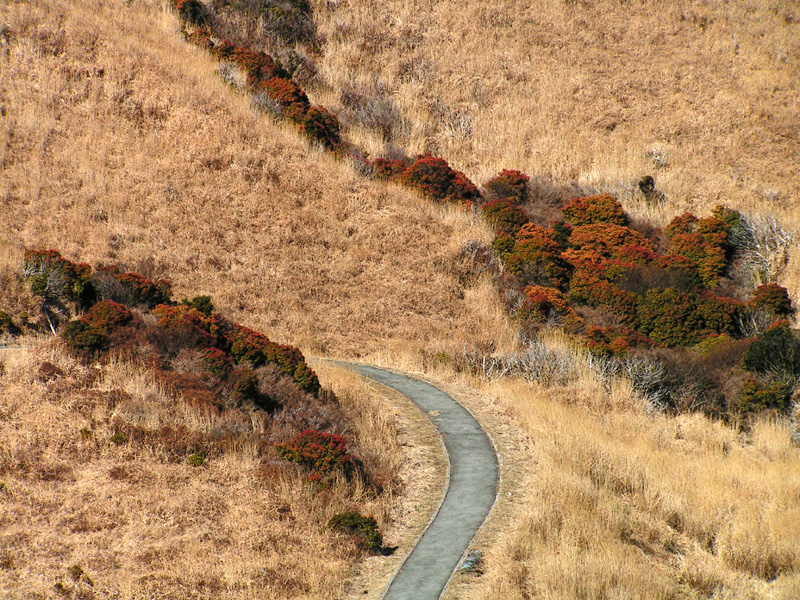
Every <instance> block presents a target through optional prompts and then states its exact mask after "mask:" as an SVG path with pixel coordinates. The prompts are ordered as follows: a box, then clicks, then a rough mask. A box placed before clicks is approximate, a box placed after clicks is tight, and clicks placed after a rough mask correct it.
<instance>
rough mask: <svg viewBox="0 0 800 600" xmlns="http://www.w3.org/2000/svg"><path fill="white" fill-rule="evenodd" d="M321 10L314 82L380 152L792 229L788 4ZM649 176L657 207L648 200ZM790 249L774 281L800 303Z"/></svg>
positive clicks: (796, 62) (792, 44) (796, 54)
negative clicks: (360, 103)
mask: <svg viewBox="0 0 800 600" xmlns="http://www.w3.org/2000/svg"><path fill="white" fill-rule="evenodd" d="M313 4H314V18H315V21H316V23H317V29H318V31H319V35H320V38H321V39H322V40H324V47H325V53H324V56H323V57H321V58H320V60H319V61H318V66H319V73H318V75H317V76H316V77H315V78H313V79H312V80H311V82H310V85H311V89H312V91H314V92H316V93H317V94H318V95H319V97H320V98H321V99H322V100H323V103H324V104H326V105H328V106H330V107H331V108H333V109H334V110H340V111H341V114H342V116H343V118H344V119H345V121H346V122H347V123H348V125H349V129H348V132H349V135H350V136H351V138H352V139H353V140H354V141H355V142H356V143H357V144H359V145H361V146H363V147H365V148H366V149H367V150H368V151H369V152H370V153H371V154H373V155H375V156H378V155H384V154H388V155H392V154H393V153H396V151H397V148H403V149H405V150H406V151H408V152H410V153H423V152H427V151H430V152H433V153H434V154H437V155H440V156H443V157H444V158H446V159H448V160H449V161H450V162H452V163H453V164H454V166H455V167H456V168H458V169H461V170H463V171H464V172H465V173H466V174H467V175H468V176H470V177H471V178H473V179H474V180H475V181H476V182H478V183H483V182H485V181H486V180H488V179H489V178H490V177H491V176H493V175H494V174H496V173H497V172H498V171H500V169H503V168H511V169H520V170H522V171H524V172H526V173H528V174H529V175H532V176H533V183H534V188H535V196H544V197H547V196H548V195H550V194H551V192H552V189H553V188H555V189H562V190H570V189H572V191H573V193H575V194H576V195H577V194H579V193H581V192H584V193H586V192H591V191H602V192H610V193H613V194H615V195H617V196H618V197H619V198H620V200H621V201H622V202H623V203H624V204H625V208H626V210H628V211H629V212H630V213H631V214H632V215H633V216H634V217H635V218H638V219H644V220H647V221H650V222H654V223H655V224H658V225H661V226H663V225H664V224H666V222H668V220H669V219H670V218H671V217H673V216H675V215H677V214H681V213H682V212H684V211H686V210H694V211H699V212H701V213H707V212H708V211H709V210H710V209H711V208H712V207H713V206H715V205H716V204H721V203H725V204H729V205H731V206H732V207H734V208H737V209H739V210H743V211H745V212H762V213H764V212H765V213H768V214H774V215H776V216H778V217H779V219H780V220H782V221H783V222H784V224H785V225H787V226H789V227H790V228H792V229H793V230H794V231H795V232H797V231H798V230H800V213H798V211H797V201H798V198H800V187H799V186H798V181H799V180H800V178H798V166H797V165H798V164H800V129H798V124H797V119H796V114H797V113H798V110H800V106H798V101H797V98H798V95H799V93H800V28H798V22H800V11H799V10H798V8H797V6H796V5H794V4H792V3H785V2H772V1H769V0H754V1H735V2H728V3H724V4H720V3H718V2H711V1H707V0H680V1H677V2H669V3H664V2H658V1H656V0H652V1H651V0H645V1H642V2H636V3H619V2H616V1H614V0H602V1H599V2H578V1H570V0H546V1H544V2H536V3H530V2H524V1H521V0H519V1H517V0H514V1H510V2H503V3H497V2H490V1H488V0H470V1H469V2H460V3H457V4H454V3H449V2H429V1H423V2H403V1H401V0H387V1H386V2H378V3H376V2H367V1H365V0H338V1H331V0H325V1H322V0H319V1H316V2H314V3H313ZM354 96H356V97H361V98H363V99H366V101H367V104H366V105H367V107H368V109H369V110H366V112H365V110H360V111H354V110H352V109H351V107H350V103H351V99H352V98H353V97H354ZM376 122H377V123H387V124H389V125H391V127H390V128H389V132H390V133H389V134H388V135H387V134H386V128H385V127H383V128H382V127H380V126H376V124H375V123H376ZM644 175H652V176H654V178H655V181H656V189H657V190H659V191H660V192H662V193H663V194H664V196H665V205H664V206H651V205H648V204H647V203H646V202H644V200H643V197H642V195H641V193H640V192H639V190H638V187H637V182H638V181H639V179H640V178H641V177H642V176H644ZM798 256H800V255H799V254H798V250H797V247H796V246H795V248H794V249H793V258H792V266H791V268H790V269H787V271H786V272H785V274H784V277H783V279H782V280H781V281H782V283H783V284H784V285H787V286H788V287H789V288H790V290H791V293H792V295H793V297H794V298H800V279H799V278H798V276H797V273H798V272H800V269H798V266H797V265H798Z"/></svg>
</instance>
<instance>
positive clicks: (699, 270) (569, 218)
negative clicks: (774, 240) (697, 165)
mask: <svg viewBox="0 0 800 600" xmlns="http://www.w3.org/2000/svg"><path fill="white" fill-rule="evenodd" d="M517 209H518V210H519V212H518V211H517ZM483 214H484V218H485V219H486V220H487V221H488V222H489V223H490V224H491V225H492V227H493V228H494V229H495V231H496V232H497V236H496V238H495V240H494V242H493V244H492V247H493V249H494V251H495V254H496V256H497V257H499V258H500V259H501V260H502V261H503V263H504V265H505V267H506V273H505V274H504V275H503V277H502V278H501V279H500V282H501V285H503V286H505V290H504V296H505V298H506V299H507V300H508V301H509V303H510V306H511V308H512V311H513V313H514V314H515V315H516V316H517V317H518V318H519V319H520V321H521V323H522V325H523V327H525V328H528V329H530V328H531V327H535V326H536V324H537V323H543V322H561V323H562V324H563V325H564V326H565V329H567V330H568V331H572V332H574V333H577V334H579V335H580V336H581V337H582V338H583V341H584V344H585V345H586V347H587V348H588V349H589V350H590V351H591V352H592V353H593V354H596V355H599V356H602V357H606V358H609V357H610V358H612V359H615V360H622V359H625V360H627V358H626V357H629V356H631V355H636V356H640V355H642V353H643V352H646V351H655V349H657V348H669V349H674V350H669V352H671V353H673V355H671V356H672V357H671V358H669V357H667V355H665V357H664V358H663V360H660V363H659V364H660V365H661V366H659V367H658V369H667V370H669V369H678V368H684V367H685V365H686V364H688V363H686V361H685V360H684V359H683V358H680V357H678V354H679V353H680V352H681V351H680V350H679V348H681V347H691V346H694V347H696V350H695V352H699V353H700V354H701V355H702V356H703V358H702V361H706V362H708V365H705V366H704V365H703V364H701V362H702V361H701V362H698V361H694V362H692V361H689V362H690V363H691V373H690V374H691V376H692V377H696V378H699V379H697V381H700V380H701V379H702V381H705V382H706V383H704V384H703V385H700V386H699V387H696V389H695V387H691V389H690V390H689V391H687V392H686V393H685V396H681V392H679V391H678V387H679V386H678V384H677V383H676V385H675V386H674V387H675V391H674V393H673V392H670V394H671V395H670V398H672V399H671V400H669V401H667V402H665V403H663V405H664V406H669V407H671V408H672V409H675V410H684V409H685V410H694V408H693V407H697V406H701V405H702V406H703V407H705V408H703V410H706V411H707V412H711V413H713V414H722V411H723V409H725V410H729V411H741V412H748V411H752V410H759V409H760V408H759V407H761V408H763V407H772V408H777V409H778V410H786V408H787V406H788V404H787V402H788V400H786V398H788V396H787V394H788V393H789V392H788V391H787V390H789V389H790V388H792V386H794V385H795V384H796V382H797V381H800V362H798V363H797V364H795V357H796V356H800V350H798V347H797V342H796V336H795V334H794V333H792V332H791V330H789V329H788V327H786V326H785V322H781V321H779V319H785V318H786V317H787V316H791V315H792V314H793V313H794V307H793V306H792V303H791V300H790V298H789V295H788V293H787V291H786V289H785V288H783V287H781V286H778V285H776V284H770V285H764V286H760V287H759V288H758V289H756V290H755V292H754V293H753V295H752V299H751V300H749V301H744V300H741V299H740V297H741V295H742V292H741V291H740V290H735V289H733V288H731V287H730V281H729V280H723V279H722V278H723V277H724V275H725V273H726V269H728V267H729V265H730V261H731V258H732V254H733V250H732V247H731V244H730V242H729V239H730V235H731V232H732V231H735V230H736V228H737V227H740V226H741V217H740V216H739V214H738V213H737V212H736V211H733V210H730V209H727V208H724V207H717V208H716V209H714V211H712V216H711V217H709V218H705V219H701V218H697V217H696V216H694V215H692V214H690V213H685V214H683V215H680V216H678V217H676V218H675V219H673V220H672V221H671V222H670V224H669V226H668V227H667V228H666V229H665V230H664V231H663V232H661V231H659V230H656V229H653V228H650V229H645V230H642V231H644V234H643V233H642V231H639V230H636V229H633V228H632V227H630V226H628V225H627V223H628V222H629V220H628V218H627V215H625V213H624V212H623V211H622V207H621V205H620V204H619V202H617V201H616V200H615V199H614V198H612V197H610V196H590V197H581V198H575V199H573V200H571V201H569V202H568V203H567V204H566V205H565V206H564V207H563V209H562V214H563V216H564V221H563V222H561V221H560V222H553V223H551V224H550V226H549V227H544V226H541V225H539V224H536V223H533V222H527V223H524V224H521V223H523V221H524V220H527V219H528V215H527V214H526V213H525V212H524V211H523V210H522V207H520V206H517V205H515V204H514V203H512V202H508V201H504V200H495V201H492V202H490V203H488V204H487V205H486V206H485V207H484V212H483ZM664 245H667V246H668V249H667V252H666V253H664V254H660V253H659V252H658V251H657V250H656V248H663V247H664ZM511 276H513V277H511ZM509 277H510V278H511V280H509ZM512 280H513V281H512ZM726 286H727V287H726ZM767 319H769V320H771V321H773V322H774V324H773V326H772V327H771V328H770V329H769V330H768V331H767V333H764V335H763V336H761V337H760V338H755V339H754V338H748V336H752V335H754V334H755V333H759V332H762V331H764V329H766V327H767V325H768V323H769V322H770V321H769V320H767ZM663 352H667V351H666V350H663ZM676 357H677V358H676ZM637 360H638V359H637ZM798 360H800V359H798ZM680 365H684V367H681V366H680ZM703 369H708V373H711V374H713V377H711V375H708V373H706V374H705V375H703ZM742 369H744V370H747V371H749V372H750V373H751V376H750V378H749V380H748V381H750V383H749V384H748V385H747V386H743V384H742V383H741V382H742V381H743V380H744V379H745V378H744V376H743V375H742V374H741V373H742ZM736 373H739V374H738V375H737V374H736ZM684 375H685V377H684ZM701 375H702V377H701ZM670 377H673V378H674V379H675V378H676V377H677V379H675V381H676V382H677V381H678V380H679V379H680V380H681V381H683V380H685V379H686V377H688V375H687V374H683V375H681V377H678V376H677V374H674V373H673V374H672V375H670ZM709 377H710V378H711V379H709ZM661 379H663V377H662V378H661ZM661 379H659V380H661ZM712 379H713V382H711V383H709V382H710V381H711V380H712ZM664 381H666V379H664ZM662 383H663V382H662ZM712 384H713V385H712ZM659 385H661V384H659ZM664 385H666V383H665V384H664ZM714 385H716V386H717V387H716V388H714V387H713V386H714ZM723 388H724V389H725V390H726V391H725V393H724V394H722V392H720V390H721V389H723ZM648 389H649V388H648ZM670 389H672V388H670ZM715 390H716V391H715ZM731 390H734V391H733V392H732V391H731ZM736 390H738V392H737V391H736ZM651 391H652V390H651ZM648 393H650V392H648ZM720 394H722V395H720ZM737 394H738V395H737ZM693 395H694V396H696V398H700V399H699V400H690V399H689V398H690V397H693ZM673 396H674V398H673ZM660 402H661V401H657V402H656V404H657V405H659V406H661V405H662V404H660ZM708 407H711V408H708ZM725 407H727V408H725Z"/></svg>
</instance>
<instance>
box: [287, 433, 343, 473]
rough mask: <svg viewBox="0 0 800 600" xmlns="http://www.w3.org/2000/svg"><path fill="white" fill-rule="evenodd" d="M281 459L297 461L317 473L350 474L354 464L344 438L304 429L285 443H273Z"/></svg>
mask: <svg viewBox="0 0 800 600" xmlns="http://www.w3.org/2000/svg"><path fill="white" fill-rule="evenodd" d="M275 452H276V453H277V454H278V456H279V457H281V458H282V459H283V460H288V461H291V462H295V463H298V464H300V465H302V466H303V467H305V468H307V469H309V470H310V471H312V472H313V473H314V474H317V475H327V474H329V473H335V472H337V471H338V472H342V473H344V474H345V475H350V474H351V473H352V472H353V471H354V469H355V466H356V463H355V461H354V460H353V457H352V456H351V455H350V454H349V453H348V450H347V443H346V441H345V439H344V438H343V437H342V436H340V435H336V434H332V433H325V432H322V431H315V430H313V429H306V430H305V431H303V432H302V433H300V434H298V435H296V436H295V437H294V438H292V439H291V440H289V441H288V442H286V443H282V444H275Z"/></svg>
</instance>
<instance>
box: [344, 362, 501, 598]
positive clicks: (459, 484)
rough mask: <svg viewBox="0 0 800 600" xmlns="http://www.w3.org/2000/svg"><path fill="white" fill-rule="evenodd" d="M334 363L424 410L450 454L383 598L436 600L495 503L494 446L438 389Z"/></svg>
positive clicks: (465, 412) (469, 416)
mask: <svg viewBox="0 0 800 600" xmlns="http://www.w3.org/2000/svg"><path fill="white" fill-rule="evenodd" d="M330 362H334V363H336V364H338V365H340V366H342V367H346V368H349V369H352V370H354V371H357V372H358V373H360V374H361V375H363V376H364V377H368V378H369V379H373V380H375V381H377V382H379V383H382V384H384V385H387V386H389V387H391V388H393V389H395V390H397V391H398V392H400V393H401V394H403V395H404V396H406V397H408V398H409V399H410V400H411V401H412V402H414V403H415V404H416V405H417V406H419V407H420V408H421V409H422V410H424V411H425V412H426V413H428V416H429V418H430V419H431V421H432V422H433V424H434V425H435V426H436V428H437V429H438V430H439V433H440V435H441V436H442V438H443V440H444V446H445V448H446V450H447V455H448V459H449V464H450V467H449V478H448V485H447V491H446V493H445V496H444V500H443V501H442V504H441V506H440V507H439V510H438V512H437V513H436V515H435V516H434V518H433V520H432V521H431V522H430V524H429V525H428V527H427V529H426V530H425V532H424V533H423V534H422V536H421V537H420V539H419V540H418V541H417V545H416V546H415V547H414V548H413V549H412V550H411V552H410V553H409V555H408V556H407V557H406V559H405V561H404V562H403V563H402V564H401V565H400V568H399V569H398V571H397V572H396V573H395V574H394V577H393V578H392V580H391V581H390V582H389V585H388V586H387V588H386V590H385V591H384V593H383V596H382V598H383V600H437V599H438V598H439V596H441V594H442V592H443V591H444V588H445V586H446V585H447V583H448V581H449V580H450V577H451V576H452V575H453V572H454V571H455V569H456V568H457V567H458V564H459V562H460V561H461V557H462V556H463V554H464V553H465V552H466V550H467V549H468V548H469V544H470V542H471V541H472V538H473V537H474V536H475V534H476V533H477V531H478V529H479V528H480V527H481V525H482V524H483V522H484V520H485V519H486V517H487V515H488V514H489V511H490V510H491V509H492V506H493V505H494V501H495V496H496V493H497V485H498V468H497V455H496V454H495V450H494V446H493V445H492V443H491V442H490V440H489V438H488V437H487V436H486V433H485V432H484V431H483V429H482V428H481V426H480V424H479V423H478V421H477V420H476V419H475V417H473V416H472V414H471V413H470V412H469V411H468V410H467V409H465V408H464V407H463V406H461V405H460V404H459V403H458V402H456V401H455V400H454V399H453V398H451V397H450V396H448V395H447V394H445V393H444V392H442V391H441V390H439V389H437V388H435V387H433V386H432V385H429V384H427V383H424V382H422V381H419V380H417V379H412V378H411V377H406V376H404V375H398V374H396V373H391V372H389V371H385V370H383V369H378V368H376V367H369V366H366V365H360V364H356V363H347V362H339V361H330Z"/></svg>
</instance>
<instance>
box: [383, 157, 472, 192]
mask: <svg viewBox="0 0 800 600" xmlns="http://www.w3.org/2000/svg"><path fill="white" fill-rule="evenodd" d="M397 180H398V181H399V182H400V183H402V184H403V185H407V186H409V187H412V188H415V189H418V190H420V191H421V192H422V193H423V194H425V195H426V196H428V197H429V198H431V199H432V200H436V201H438V202H473V201H475V200H477V199H478V198H480V192H478V188H477V187H476V186H475V184H474V183H472V182H471V181H470V180H469V179H467V177H466V175H464V174H463V173H462V172H461V171H456V170H454V169H452V168H451V167H450V165H448V164H447V161H446V160H444V159H443V158H436V157H435V156H430V155H427V156H421V157H419V158H418V159H417V160H416V161H414V162H413V163H412V164H411V165H410V166H408V167H407V168H405V169H404V170H403V171H402V172H401V173H400V174H399V175H398V177H397Z"/></svg>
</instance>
